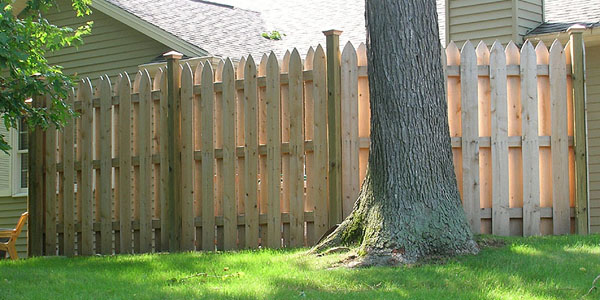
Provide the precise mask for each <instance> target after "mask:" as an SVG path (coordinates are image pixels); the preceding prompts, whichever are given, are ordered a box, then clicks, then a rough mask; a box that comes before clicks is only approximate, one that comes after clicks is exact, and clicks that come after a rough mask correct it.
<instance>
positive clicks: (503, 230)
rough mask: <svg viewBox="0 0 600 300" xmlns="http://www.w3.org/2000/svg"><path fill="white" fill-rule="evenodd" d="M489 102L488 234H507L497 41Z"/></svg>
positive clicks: (501, 61)
mask: <svg viewBox="0 0 600 300" xmlns="http://www.w3.org/2000/svg"><path fill="white" fill-rule="evenodd" d="M490 88H491V105H492V115H491V117H492V132H491V133H492V136H491V142H492V145H491V146H492V174H493V175H492V182H493V183H492V234H495V235H502V236H508V235H509V234H510V231H509V214H508V208H509V200H508V189H509V185H508V108H507V94H506V93H507V92H506V55H505V53H504V48H503V47H502V45H501V44H500V43H499V42H495V43H494V44H493V45H492V50H491V53H490Z"/></svg>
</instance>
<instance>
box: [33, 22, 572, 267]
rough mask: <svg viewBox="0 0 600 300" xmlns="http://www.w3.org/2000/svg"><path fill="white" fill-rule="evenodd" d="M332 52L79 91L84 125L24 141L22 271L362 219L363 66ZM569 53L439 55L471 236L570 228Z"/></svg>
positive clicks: (295, 239) (311, 234)
mask: <svg viewBox="0 0 600 300" xmlns="http://www.w3.org/2000/svg"><path fill="white" fill-rule="evenodd" d="M338 38H339V32H333V33H331V32H330V34H329V35H328V39H327V55H326V51H325V50H324V49H323V48H322V47H321V46H319V47H317V48H316V49H314V50H313V49H312V48H311V49H310V50H309V51H308V53H307V54H306V56H305V59H304V60H302V59H301V56H300V54H299V53H298V51H297V50H294V51H292V52H291V53H290V52H288V53H286V54H285V56H284V57H283V59H281V60H278V58H277V57H276V56H275V55H274V54H271V55H269V56H267V55H264V56H263V57H262V58H261V60H260V62H258V64H257V63H256V62H255V60H254V58H252V56H248V57H247V58H242V59H241V60H240V61H239V62H238V63H237V68H236V67H235V66H234V63H232V61H231V60H229V59H228V60H225V61H221V62H220V63H219V64H218V65H217V66H212V65H211V64H210V63H205V64H202V63H200V64H199V65H198V66H194V67H193V68H192V66H190V65H188V64H185V65H183V67H182V68H178V67H173V66H179V65H180V63H179V59H180V58H181V56H180V55H178V54H176V53H168V54H166V55H165V56H166V57H167V61H168V66H167V68H166V69H162V70H159V72H158V73H157V75H156V76H155V78H154V79H151V78H150V76H149V74H148V72H147V71H141V72H139V73H138V74H137V76H136V78H135V80H133V81H131V80H130V78H129V77H128V75H127V74H126V73H123V74H122V75H121V76H120V77H119V79H118V82H115V83H111V82H110V80H109V78H108V77H106V76H105V77H101V78H100V79H99V81H98V82H97V84H96V86H95V87H93V86H92V83H91V81H90V80H89V79H87V78H84V79H82V80H81V81H80V82H79V85H78V90H77V92H76V93H73V94H72V95H71V96H70V97H69V98H68V99H67V101H68V102H69V103H70V104H71V105H73V106H74V108H75V110H76V111H77V112H78V113H79V114H80V116H79V117H78V118H76V119H74V120H73V121H71V122H70V123H69V124H67V126H66V127H65V128H64V129H62V130H60V131H57V130H55V129H52V128H50V129H48V130H46V131H42V130H39V129H35V130H33V131H32V132H31V133H30V138H31V141H32V143H31V148H30V152H29V153H30V156H29V157H30V200H29V209H30V212H31V214H32V217H31V219H30V228H31V231H30V233H29V235H30V236H29V238H30V241H29V246H30V255H56V254H61V255H67V256H71V255H75V254H77V255H92V254H94V253H101V254H112V253H146V252H153V251H154V252H158V251H187V250H208V251H214V250H216V249H218V250H229V249H242V248H257V247H259V246H262V247H270V248H280V247H299V246H310V245H313V244H314V243H315V242H316V241H317V240H318V239H319V238H320V237H321V236H322V235H323V234H324V233H325V232H326V231H327V230H328V229H329V228H330V227H331V226H332V224H335V223H337V222H340V221H341V220H342V218H343V217H344V216H346V215H348V214H349V212H350V211H351V210H352V205H353V202H354V200H355V199H356V197H357V195H358V191H359V189H360V184H361V182H362V180H363V178H364V176H365V172H366V166H367V158H368V152H369V145H370V140H369V131H370V123H369V122H370V121H369V118H370V111H369V89H368V78H367V67H366V66H367V58H366V49H365V46H364V45H363V44H361V45H360V46H359V47H358V49H356V50H355V48H354V46H353V45H352V44H350V43H348V44H347V45H346V46H345V47H344V49H343V53H340V52H339V51H340V50H339V49H340V47H339V39H338ZM570 51H571V50H570V47H569V45H567V47H566V48H563V47H562V46H561V45H560V43H559V42H558V41H556V42H555V43H554V44H553V45H552V47H551V48H550V51H548V49H547V48H546V46H545V45H544V44H543V43H539V44H538V45H537V47H535V48H534V47H533V46H532V45H531V44H530V43H525V45H524V46H523V47H522V49H520V50H519V49H518V48H517V47H516V46H515V44H513V43H510V44H508V46H507V47H506V49H504V48H503V47H502V45H500V44H494V45H493V46H492V47H491V48H490V49H488V47H487V46H486V45H485V44H483V43H480V44H479V45H478V46H477V47H476V48H475V47H473V45H472V44H471V43H470V42H467V43H465V45H464V46H463V47H462V51H459V49H458V48H457V46H456V45H455V44H454V43H451V44H450V45H449V46H448V47H447V48H446V49H444V51H443V60H444V62H445V64H446V65H447V67H446V68H445V71H446V80H447V100H448V118H449V128H450V135H451V137H452V138H451V142H452V147H453V153H454V165H455V171H456V174H457V179H458V186H459V189H460V192H461V196H462V199H463V204H464V207H465V211H466V214H467V218H468V220H469V222H470V224H471V228H472V230H473V231H474V232H475V233H493V234H499V235H538V234H564V233H569V232H571V231H572V228H574V226H573V224H572V220H571V217H572V215H574V212H573V211H572V210H573V209H572V207H574V206H575V205H574V193H575V192H574V189H575V187H574V177H575V174H574V152H573V147H572V145H573V138H572V135H573V105H572V92H571V85H572V81H571V74H570V73H571V72H570V61H571V53H570ZM327 56H329V57H330V58H331V57H333V58H337V59H327ZM328 69H329V70H330V72H327V70H328ZM45 101H46V100H45V97H43V96H41V97H38V98H36V99H34V104H33V105H35V106H44V105H46V103H45ZM424 138H427V137H424Z"/></svg>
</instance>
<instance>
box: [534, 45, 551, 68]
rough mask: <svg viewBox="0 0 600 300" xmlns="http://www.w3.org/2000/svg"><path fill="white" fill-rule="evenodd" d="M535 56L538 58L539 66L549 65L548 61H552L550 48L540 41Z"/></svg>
mask: <svg viewBox="0 0 600 300" xmlns="http://www.w3.org/2000/svg"><path fill="white" fill-rule="evenodd" d="M535 54H536V57H537V64H538V65H547V64H548V60H549V59H550V53H549V52H548V47H546V44H544V42H542V41H540V42H539V43H538V44H537V46H535Z"/></svg>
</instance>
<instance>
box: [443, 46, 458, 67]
mask: <svg viewBox="0 0 600 300" xmlns="http://www.w3.org/2000/svg"><path fill="white" fill-rule="evenodd" d="M446 62H447V63H448V66H458V65H460V50H458V47H457V46H456V44H455V43H454V41H450V44H448V46H447V47H446Z"/></svg>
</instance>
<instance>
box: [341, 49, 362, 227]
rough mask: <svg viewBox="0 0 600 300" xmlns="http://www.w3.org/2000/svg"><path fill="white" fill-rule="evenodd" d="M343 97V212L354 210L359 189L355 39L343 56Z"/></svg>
mask: <svg viewBox="0 0 600 300" xmlns="http://www.w3.org/2000/svg"><path fill="white" fill-rule="evenodd" d="M340 74H341V76H340V77H341V78H340V82H341V87H340V90H341V99H342V115H341V116H342V120H341V122H342V124H341V125H342V215H343V217H344V218H345V217H346V216H348V215H349V214H350V213H351V212H352V208H353V206H354V201H356V199H357V198H358V192H359V189H360V166H359V151H360V140H359V138H358V126H359V123H358V121H359V120H358V58H357V57H356V50H355V49H354V47H353V46H352V43H350V42H348V43H346V46H344V50H343V51H342V58H341V72H340Z"/></svg>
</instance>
